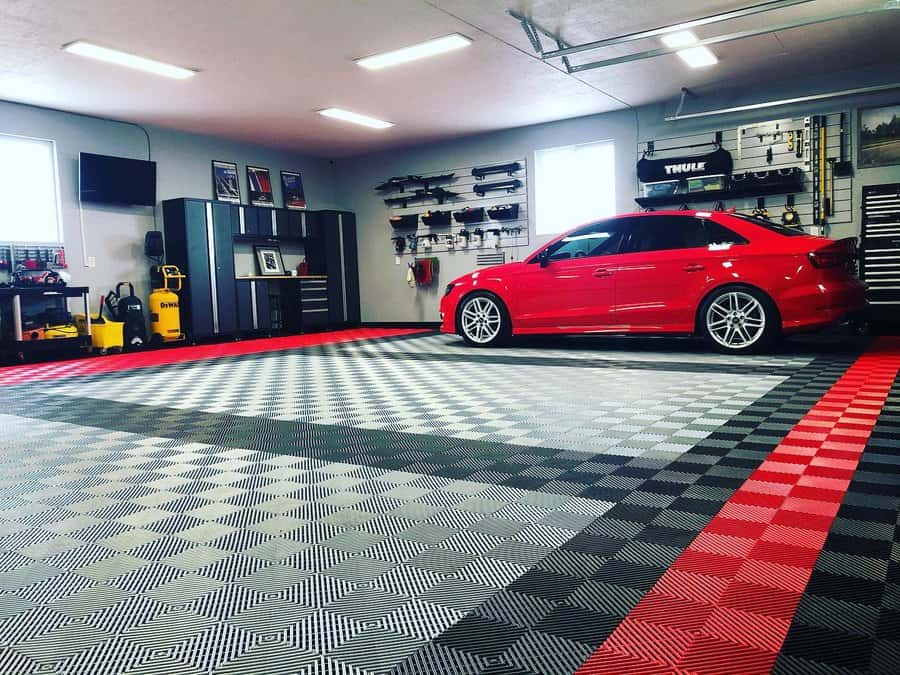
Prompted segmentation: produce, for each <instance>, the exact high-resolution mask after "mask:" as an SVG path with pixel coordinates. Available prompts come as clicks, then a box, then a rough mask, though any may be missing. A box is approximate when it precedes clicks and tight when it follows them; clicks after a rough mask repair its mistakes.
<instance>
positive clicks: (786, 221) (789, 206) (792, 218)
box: [781, 195, 800, 227]
mask: <svg viewBox="0 0 900 675" xmlns="http://www.w3.org/2000/svg"><path fill="white" fill-rule="evenodd" d="M781 224H782V225H784V226H785V227H799V226H800V214H798V213H797V209H796V208H794V195H788V196H787V198H786V201H785V204H784V213H782V214H781Z"/></svg>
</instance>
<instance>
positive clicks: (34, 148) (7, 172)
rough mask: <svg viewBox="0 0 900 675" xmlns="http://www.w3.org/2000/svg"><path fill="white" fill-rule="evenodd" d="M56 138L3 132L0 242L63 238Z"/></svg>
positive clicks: (0, 145) (0, 141) (42, 241)
mask: <svg viewBox="0 0 900 675" xmlns="http://www.w3.org/2000/svg"><path fill="white" fill-rule="evenodd" d="M59 221H60V219H59V200H58V198H57V187H56V148H55V147H54V144H53V141H44V140H39V139H36V138H24V137H22V136H6V135H4V134H0V242H7V241H11V242H28V243H33V244H45V243H46V244H57V243H60V242H61V241H62V236H61V235H62V233H61V232H60V225H59Z"/></svg>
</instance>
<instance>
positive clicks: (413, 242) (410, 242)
mask: <svg viewBox="0 0 900 675" xmlns="http://www.w3.org/2000/svg"><path fill="white" fill-rule="evenodd" d="M406 248H408V249H409V252H410V253H415V252H416V251H418V250H419V238H418V237H417V236H416V235H414V234H408V235H406Z"/></svg>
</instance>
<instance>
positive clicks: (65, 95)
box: [0, 0, 900, 157]
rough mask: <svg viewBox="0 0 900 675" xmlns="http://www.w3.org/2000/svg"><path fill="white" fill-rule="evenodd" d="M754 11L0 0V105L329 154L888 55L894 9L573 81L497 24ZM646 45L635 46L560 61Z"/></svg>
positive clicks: (575, 2) (328, 0) (764, 18)
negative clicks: (703, 57)
mask: <svg viewBox="0 0 900 675" xmlns="http://www.w3.org/2000/svg"><path fill="white" fill-rule="evenodd" d="M758 2H760V0H745V1H734V0H730V1H729V0H706V1H703V0H679V1H678V2H671V0H620V1H618V2H610V1H605V2H597V1H592V0H531V1H528V0H520V1H517V0H250V1H248V0H79V1H78V2H72V1H71V0H0V99H7V100H12V101H20V102H25V103H31V104H35V105H42V106H48V107H52V108H59V109H62V110H70V111H75V112H81V113H88V114H93V115H100V116H104V117H112V118H116V119H123V120H128V121H134V122H139V123H145V124H154V125H159V126H164V127H172V128H177V129H182V130H185V131H192V132H198V133H204V134H212V135H220V136H224V137H228V138H233V139H236V140H243V141H251V142H255V143H262V144H265V145H272V146H277V147H283V148H291V149H295V150H299V151H304V152H309V153H311V154H317V155H321V156H327V157H341V156H347V155H353V154H361V153H366V152H372V151H375V150H379V149H384V148H389V147H397V146H401V145H410V144H414V143H420V142H425V141H430V140H436V139H440V138H448V137H453V136H459V135H464V134H470V133H476V132H483V131H490V130H494V129H500V128H509V127H515V126H521V125H526V124H534V123H538V122H545V121H550V120H556V119H563V118H568V117H577V116H580V115H586V114H591V113H598V112H604V111H609V110H616V109H621V108H623V107H626V104H627V105H640V104H645V103H650V102H654V101H660V100H667V99H670V98H673V97H674V96H676V95H677V94H678V92H679V90H680V88H681V87H682V86H689V87H692V88H694V89H696V90H699V91H712V90H715V89H716V88H719V87H723V88H724V87H734V86H735V84H736V83H737V84H740V83H746V86H747V87H753V86H758V83H760V82H767V81H770V80H771V78H796V77H802V76H804V75H810V74H815V73H821V72H822V70H823V69H824V68H841V69H846V68H852V67H863V66H869V65H875V64H883V63H896V62H897V60H898V58H900V41H898V40H897V38H896V36H897V35H898V33H900V10H897V11H893V12H889V13H886V14H885V13H883V14H881V15H879V16H876V17H865V18H854V19H845V20H841V21H839V22H833V23H828V24H821V25H818V26H814V27H808V28H803V29H795V30H792V31H787V32H782V33H777V34H772V35H768V36H762V37H757V38H751V39H748V40H743V41H740V42H733V43H729V44H724V45H716V46H715V47H713V50H714V51H715V52H716V54H717V55H718V56H719V58H720V60H721V63H720V64H719V65H717V66H715V67H713V68H709V69H703V70H691V69H689V68H687V67H686V66H685V65H684V64H682V63H681V61H680V60H679V59H678V58H677V57H674V56H664V57H660V58H656V59H649V60H645V61H639V62H635V63H629V64H623V65H618V66H612V67H610V68H606V69H602V70H596V71H590V72H586V73H582V74H580V75H579V76H578V78H575V77H572V76H569V75H567V74H565V73H564V72H563V71H562V70H561V64H558V63H548V62H541V61H540V60H539V59H537V58H536V57H535V56H534V54H533V52H532V50H531V47H530V45H529V43H528V41H527V39H526V38H525V35H524V33H523V31H522V30H521V27H520V26H519V24H518V23H517V22H516V21H515V20H513V19H512V18H511V17H510V16H508V15H507V13H506V10H507V9H515V10H517V11H520V12H523V13H526V14H529V15H531V16H533V17H534V19H535V21H537V22H538V23H539V24H541V25H542V26H544V27H546V28H548V29H551V30H554V31H558V32H559V33H560V34H561V35H562V36H563V37H564V38H565V39H566V40H568V41H569V42H571V43H578V42H584V41H589V40H596V39H601V38H604V37H610V36H613V35H616V34H618V33H622V32H630V31H634V30H640V29H646V28H653V27H657V26H661V25H666V24H671V23H675V22H678V21H683V20H686V19H690V18H695V17H698V16H703V15H706V14H711V13H716V12H719V11H724V10H728V9H734V8H738V7H743V6H747V5H750V4H756V3H758ZM871 4H872V0H815V1H814V2H809V3H805V4H803V5H799V6H797V7H794V8H791V9H788V10H781V11H778V12H772V13H769V14H763V15H757V16H756V17H752V18H750V19H744V20H741V21H733V22H729V23H722V24H717V25H714V26H707V27H704V28H702V29H698V30H697V31H696V32H697V33H698V35H700V36H701V37H710V36H713V35H717V34H721V33H724V32H732V31H734V30H742V29H745V28H750V27H759V26H764V25H766V24H772V23H780V22H782V21H784V20H787V19H789V18H794V17H801V16H810V15H815V14H825V13H830V12H835V11H839V10H841V9H847V8H851V7H858V6H865V5H871ZM454 31H457V32H461V33H463V34H465V35H468V36H469V37H471V38H473V39H474V40H475V42H474V44H473V45H472V46H471V47H469V48H467V49H464V50H460V51H457V52H454V53H450V54H446V55H443V56H440V57H436V58H433V59H426V60H424V61H420V62H417V63H412V64H407V65H404V66H399V67H397V68H392V69H388V70H384V71H378V72H370V71H366V70H363V69H362V68H359V67H358V66H356V65H355V64H354V63H353V59H354V58H357V57H359V56H365V55H368V54H372V53H376V52H379V51H384V50H389V49H394V48H397V47H401V46H406V45H409V44H412V43H415V42H418V41H421V40H424V39H428V38H431V37H435V36H439V35H443V34H446V33H451V32H454ZM76 39H84V40H89V41H92V42H96V43H99V44H102V45H104V46H109V47H114V48H118V49H122V50H125V51H129V52H133V53H136V54H139V55H142V56H148V57H151V58H156V59H159V60H162V61H166V62H170V63H174V64H177V65H182V66H187V67H192V68H196V69H198V70H200V71H201V72H200V73H199V74H198V75H197V76H196V77H193V78H191V79H189V80H184V81H175V80H168V79H164V78H157V77H154V76H152V75H145V74H142V73H137V72H133V71H128V70H123V69H120V68H117V67H115V66H110V65H107V64H103V63H98V62H92V61H88V60H85V59H83V58H80V57H77V56H74V55H71V54H67V53H65V52H62V51H61V50H60V46H61V45H63V44H65V43H67V42H71V41H73V40H76ZM548 46H549V45H548ZM657 46H659V43H658V42H657V41H656V40H647V41H644V42H640V43H636V44H634V45H632V46H630V47H615V48H611V49H608V50H605V51H603V52H595V53H592V54H589V55H583V56H578V57H574V58H573V61H574V62H584V61H586V60H594V59H596V58H601V57H603V58H606V57H607V56H614V55H617V54H621V53H628V52H629V51H642V50H644V49H652V48H654V47H657ZM329 106H337V107H343V108H347V109H350V110H354V111H357V112H362V113H366V114H369V115H373V116H376V117H380V118H382V119H387V120H390V121H392V122H395V123H396V126H395V127H394V128H392V129H389V130H385V131H372V130H369V129H362V128H356V127H353V126H349V125H346V124H342V123H340V122H336V121H334V120H327V119H324V118H321V117H320V116H318V115H316V114H315V111H316V110H318V109H320V108H325V107H329Z"/></svg>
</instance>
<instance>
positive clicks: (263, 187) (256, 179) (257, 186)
mask: <svg viewBox="0 0 900 675" xmlns="http://www.w3.org/2000/svg"><path fill="white" fill-rule="evenodd" d="M247 186H248V189H249V191H250V204H252V205H253V206H272V207H274V206H275V195H274V194H273V193H272V178H271V177H270V176H269V170H268V169H263V168H262V167H261V166H248V167H247Z"/></svg>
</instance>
